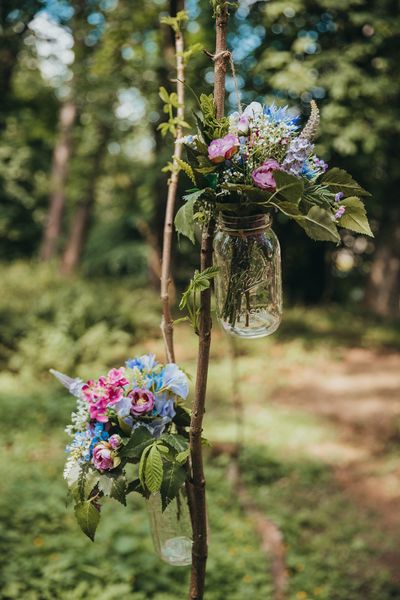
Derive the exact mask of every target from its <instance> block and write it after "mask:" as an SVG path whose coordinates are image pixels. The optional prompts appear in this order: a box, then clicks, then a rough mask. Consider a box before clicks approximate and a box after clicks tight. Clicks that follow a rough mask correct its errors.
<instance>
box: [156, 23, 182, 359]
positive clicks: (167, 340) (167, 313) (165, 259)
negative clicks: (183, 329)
mask: <svg viewBox="0 0 400 600" xmlns="http://www.w3.org/2000/svg"><path fill="white" fill-rule="evenodd" d="M183 48H184V44H183V35H182V32H181V31H180V29H178V30H177V31H176V32H175V56H176V72H177V79H176V91H177V95H178V108H177V117H178V118H179V119H180V120H182V121H183V120H184V118H185V65H184V61H183ZM182 133H183V132H182V127H180V126H178V127H177V128H176V134H175V136H174V137H175V152H174V156H173V162H172V164H173V168H172V174H171V177H170V179H169V182H168V195H167V204H166V208H165V222H164V236H163V249H162V258H161V303H162V313H163V314H162V319H161V331H162V335H163V338H164V346H165V354H166V359H167V362H175V352H174V325H173V320H172V316H171V305H170V296H169V288H170V283H171V248H172V237H173V221H174V212H175V203H176V192H177V189H178V179H179V165H178V163H177V159H178V160H179V159H180V158H181V157H182V149H183V144H182V143H181V142H180V141H179V139H180V138H181V137H182Z"/></svg>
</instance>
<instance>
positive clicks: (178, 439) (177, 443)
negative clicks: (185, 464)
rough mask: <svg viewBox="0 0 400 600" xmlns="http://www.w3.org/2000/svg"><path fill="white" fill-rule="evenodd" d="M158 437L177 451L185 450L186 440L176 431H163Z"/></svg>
mask: <svg viewBox="0 0 400 600" xmlns="http://www.w3.org/2000/svg"><path fill="white" fill-rule="evenodd" d="M160 439H161V440H162V441H163V442H165V443H166V444H167V445H168V446H170V447H171V448H173V449H174V450H176V451H177V452H183V451H184V450H187V447H188V441H187V439H186V438H184V437H183V436H182V435H178V434H177V433H173V434H172V433H164V434H163V435H162V436H161V438H160Z"/></svg>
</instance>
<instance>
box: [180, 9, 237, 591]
mask: <svg viewBox="0 0 400 600" xmlns="http://www.w3.org/2000/svg"><path fill="white" fill-rule="evenodd" d="M227 25H228V11H227V8H226V5H225V3H223V2H221V5H220V7H218V12H217V15H216V44H215V55H214V73H215V84H214V101H215V104H216V114H217V117H218V118H221V117H222V116H223V115H224V100H225V73H226V64H225V61H226V60H227V54H226V34H227ZM214 229H215V222H214V220H213V219H211V220H210V222H209V224H208V226H206V227H204V229H203V234H202V242H201V254H200V270H201V271H203V270H204V269H207V268H208V267H210V266H211V265H212V247H213V237H214ZM210 343H211V289H210V288H208V289H206V290H204V291H203V292H201V296H200V320H199V350H198V361H197V376H196V387H195V398H194V403H193V408H192V417H191V422H190V461H191V470H192V482H191V483H192V487H193V495H192V498H193V502H194V506H193V550H192V571H191V579H190V588H189V600H203V597H204V584H205V574H206V563H207V510H206V489H205V485H206V481H205V476H204V467H203V453H202V444H201V434H202V430H203V416H204V412H205V399H206V390H207V376H208V365H209V357H210Z"/></svg>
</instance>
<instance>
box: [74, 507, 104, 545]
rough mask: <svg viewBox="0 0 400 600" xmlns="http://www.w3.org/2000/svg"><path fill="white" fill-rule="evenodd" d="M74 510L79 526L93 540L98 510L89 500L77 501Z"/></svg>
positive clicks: (97, 521) (98, 514)
mask: <svg viewBox="0 0 400 600" xmlns="http://www.w3.org/2000/svg"><path fill="white" fill-rule="evenodd" d="M74 511H75V517H76V520H77V521H78V525H79V527H80V528H81V529H82V531H83V533H85V534H86V535H87V536H88V538H90V539H91V540H92V542H94V536H95V533H96V529H97V525H98V524H99V521H100V511H99V510H97V508H96V507H95V506H94V505H93V503H92V502H90V501H89V500H87V501H85V502H78V504H76V505H75V507H74Z"/></svg>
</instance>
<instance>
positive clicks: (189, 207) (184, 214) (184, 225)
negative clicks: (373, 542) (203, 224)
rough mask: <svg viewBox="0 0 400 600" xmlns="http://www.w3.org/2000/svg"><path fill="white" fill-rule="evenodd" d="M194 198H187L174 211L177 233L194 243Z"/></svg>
mask: <svg viewBox="0 0 400 600" xmlns="http://www.w3.org/2000/svg"><path fill="white" fill-rule="evenodd" d="M195 202H196V200H188V201H187V202H185V204H184V205H183V206H181V207H180V209H179V210H178V212H177V213H176V216H175V220H174V225H175V229H176V231H177V233H178V235H184V236H186V237H187V238H189V240H190V241H191V242H192V244H194V243H195V241H196V240H195V237H194V219H193V215H194V205H195Z"/></svg>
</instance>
